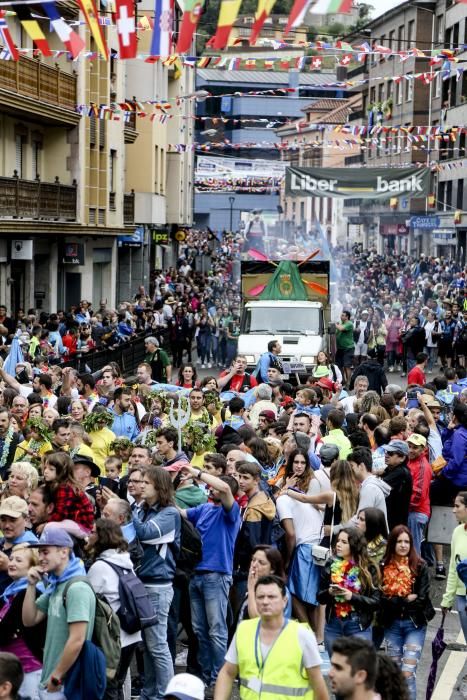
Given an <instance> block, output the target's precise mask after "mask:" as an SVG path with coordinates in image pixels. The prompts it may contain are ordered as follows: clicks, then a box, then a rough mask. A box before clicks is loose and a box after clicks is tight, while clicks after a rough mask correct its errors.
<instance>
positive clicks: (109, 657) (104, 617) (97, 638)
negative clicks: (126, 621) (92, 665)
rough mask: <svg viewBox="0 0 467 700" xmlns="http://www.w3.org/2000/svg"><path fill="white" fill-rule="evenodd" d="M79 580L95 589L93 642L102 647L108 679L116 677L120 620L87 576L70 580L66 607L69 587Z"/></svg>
mask: <svg viewBox="0 0 467 700" xmlns="http://www.w3.org/2000/svg"><path fill="white" fill-rule="evenodd" d="M77 581H83V582H84V583H86V584H87V585H88V586H89V588H90V589H91V590H92V591H93V593H94V595H95V596H96V615H95V619H94V630H93V633H92V641H93V643H94V644H95V645H96V646H97V647H99V648H100V649H102V651H103V652H104V656H105V662H106V676H107V679H108V680H112V679H113V678H115V674H116V673H117V668H118V664H119V663H120V654H121V639H120V620H119V619H118V617H117V615H116V614H115V613H114V611H113V610H112V608H111V607H110V605H109V604H108V603H107V601H106V600H104V599H103V598H101V597H100V596H98V595H97V594H96V592H95V591H94V588H93V587H92V586H91V584H90V583H89V581H88V579H87V577H86V576H74V577H73V578H72V579H70V580H69V581H68V583H67V584H66V586H65V588H64V590H63V596H62V600H63V607H64V608H65V609H66V596H67V593H68V589H69V588H70V586H72V585H73V584H74V583H76V582H77Z"/></svg>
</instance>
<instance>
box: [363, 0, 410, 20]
mask: <svg viewBox="0 0 467 700" xmlns="http://www.w3.org/2000/svg"><path fill="white" fill-rule="evenodd" d="M369 2H370V4H371V5H373V7H374V8H375V11H374V13H373V17H379V16H380V15H384V13H385V12H387V11H388V10H390V9H391V7H396V5H401V4H402V2H404V0H373V1H371V0H369Z"/></svg>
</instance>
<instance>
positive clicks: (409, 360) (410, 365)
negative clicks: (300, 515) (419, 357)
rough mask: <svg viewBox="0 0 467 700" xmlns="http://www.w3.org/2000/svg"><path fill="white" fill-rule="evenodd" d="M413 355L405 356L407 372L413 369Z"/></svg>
mask: <svg viewBox="0 0 467 700" xmlns="http://www.w3.org/2000/svg"><path fill="white" fill-rule="evenodd" d="M416 364H417V363H416V361H415V357H408V358H407V372H410V370H411V369H413V368H414V367H415V365H416Z"/></svg>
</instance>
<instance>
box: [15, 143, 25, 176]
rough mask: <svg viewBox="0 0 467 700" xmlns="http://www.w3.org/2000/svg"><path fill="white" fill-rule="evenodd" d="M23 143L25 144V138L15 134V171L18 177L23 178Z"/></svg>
mask: <svg viewBox="0 0 467 700" xmlns="http://www.w3.org/2000/svg"><path fill="white" fill-rule="evenodd" d="M24 142H25V137H24V136H21V135H20V134H17V135H16V142H15V147H16V154H15V155H16V159H15V170H16V174H17V176H18V177H24V166H25V158H24Z"/></svg>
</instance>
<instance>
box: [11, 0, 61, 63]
mask: <svg viewBox="0 0 467 700" xmlns="http://www.w3.org/2000/svg"><path fill="white" fill-rule="evenodd" d="M14 8H15V12H16V14H17V16H18V19H19V21H20V22H21V26H22V27H23V29H24V31H25V32H26V34H27V35H28V36H30V37H31V39H32V40H33V42H34V43H35V45H36V46H37V48H38V49H39V51H40V52H41V53H42V54H43V55H44V56H52V51H51V50H50V46H49V44H48V41H47V39H46V38H45V34H44V32H43V31H42V29H41V28H40V26H39V22H38V21H37V20H35V19H33V18H32V15H31V11H30V9H29V7H28V6H27V5H15V6H14Z"/></svg>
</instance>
